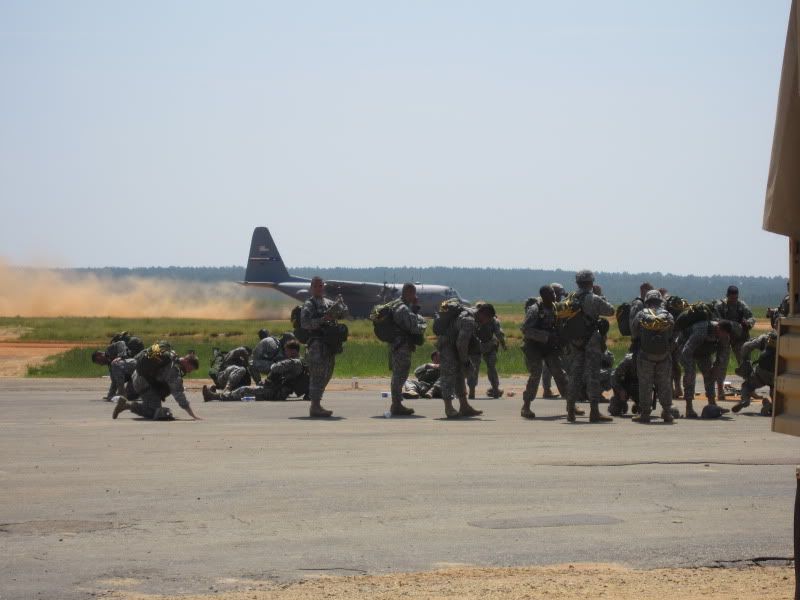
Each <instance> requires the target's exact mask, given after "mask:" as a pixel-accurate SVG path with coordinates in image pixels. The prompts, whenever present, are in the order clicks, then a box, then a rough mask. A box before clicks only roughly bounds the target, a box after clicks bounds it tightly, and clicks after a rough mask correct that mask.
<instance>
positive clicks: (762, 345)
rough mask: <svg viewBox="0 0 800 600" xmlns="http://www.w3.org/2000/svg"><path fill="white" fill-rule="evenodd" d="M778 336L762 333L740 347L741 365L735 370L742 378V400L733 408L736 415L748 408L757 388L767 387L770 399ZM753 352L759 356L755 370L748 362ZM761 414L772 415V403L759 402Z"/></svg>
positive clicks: (773, 382) (773, 383) (769, 401)
mask: <svg viewBox="0 0 800 600" xmlns="http://www.w3.org/2000/svg"><path fill="white" fill-rule="evenodd" d="M777 343H778V334H777V333H776V332H775V331H770V332H769V333H762V334H761V335H760V336H758V337H757V338H755V339H752V340H749V341H747V342H745V343H744V345H743V346H742V364H741V365H740V367H739V369H737V370H736V372H737V373H738V374H740V375H741V376H742V377H743V378H744V382H743V383H742V392H741V394H742V399H741V400H740V401H739V402H737V403H736V405H735V406H734V407H733V409H732V410H733V412H735V413H738V412H739V411H740V410H742V409H743V408H745V407H746V406H750V401H751V400H752V398H753V395H754V394H755V392H756V390H757V389H758V388H761V387H764V386H769V396H770V398H772V394H773V388H774V386H775V357H776V350H777V348H776V346H777ZM753 350H758V351H759V352H760V353H761V354H760V355H759V357H758V359H757V360H756V365H755V368H753V365H752V363H751V362H750V354H752V352H753ZM761 414H762V415H764V416H771V415H772V401H771V400H769V399H764V400H762V401H761Z"/></svg>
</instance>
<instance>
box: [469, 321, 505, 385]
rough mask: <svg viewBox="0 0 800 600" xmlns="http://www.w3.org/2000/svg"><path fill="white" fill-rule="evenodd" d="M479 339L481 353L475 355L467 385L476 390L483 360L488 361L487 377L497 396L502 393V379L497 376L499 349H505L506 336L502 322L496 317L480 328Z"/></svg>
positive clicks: (478, 329)
mask: <svg viewBox="0 0 800 600" xmlns="http://www.w3.org/2000/svg"><path fill="white" fill-rule="evenodd" d="M477 331H478V334H477V335H478V339H479V340H480V353H476V354H474V355H473V356H472V357H471V359H470V362H471V363H472V369H471V370H470V373H469V376H468V377H467V385H468V386H469V387H470V388H475V387H476V386H477V385H478V373H479V371H480V368H481V359H483V360H484V361H486V377H487V378H488V379H489V385H491V386H492V387H491V392H492V393H493V394H494V395H495V396H497V395H498V394H499V391H500V377H499V376H498V375H497V349H498V348H499V347H501V346H502V347H505V344H506V334H505V332H504V331H503V327H502V325H501V324H500V320H499V319H498V318H497V317H494V319H492V321H491V322H489V323H488V324H487V325H484V326H483V327H478V328H477Z"/></svg>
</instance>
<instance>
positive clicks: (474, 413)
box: [458, 400, 483, 417]
mask: <svg viewBox="0 0 800 600" xmlns="http://www.w3.org/2000/svg"><path fill="white" fill-rule="evenodd" d="M458 414H459V416H462V417H478V416H480V415H482V414H483V411H482V410H478V409H477V408H473V407H472V406H470V404H469V402H467V401H466V400H462V401H460V406H459V407H458Z"/></svg>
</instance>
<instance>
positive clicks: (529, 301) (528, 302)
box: [525, 296, 542, 314]
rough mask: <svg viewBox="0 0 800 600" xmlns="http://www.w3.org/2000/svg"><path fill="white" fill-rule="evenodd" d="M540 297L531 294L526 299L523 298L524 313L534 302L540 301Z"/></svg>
mask: <svg viewBox="0 0 800 600" xmlns="http://www.w3.org/2000/svg"><path fill="white" fill-rule="evenodd" d="M541 301H542V299H541V298H539V297H537V296H531V297H530V298H528V299H527V300H525V314H527V313H528V309H529V308H530V307H531V306H533V305H534V304H539V303H541Z"/></svg>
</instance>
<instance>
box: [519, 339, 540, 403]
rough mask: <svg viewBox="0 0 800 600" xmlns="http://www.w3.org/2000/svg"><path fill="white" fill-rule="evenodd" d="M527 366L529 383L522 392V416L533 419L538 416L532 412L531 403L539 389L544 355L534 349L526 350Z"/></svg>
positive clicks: (528, 348)
mask: <svg viewBox="0 0 800 600" xmlns="http://www.w3.org/2000/svg"><path fill="white" fill-rule="evenodd" d="M525 366H526V367H528V383H527V385H526V386H525V391H524V392H522V410H521V411H520V415H522V416H523V417H525V418H526V419H533V418H534V417H535V416H536V415H535V414H534V412H533V411H532V410H531V402H533V401H534V399H535V398H536V392H537V390H538V389H539V378H540V377H541V374H542V353H541V352H540V351H539V350H538V349H536V348H533V347H526V349H525Z"/></svg>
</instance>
